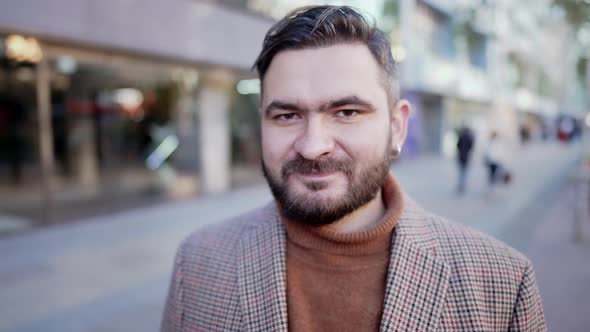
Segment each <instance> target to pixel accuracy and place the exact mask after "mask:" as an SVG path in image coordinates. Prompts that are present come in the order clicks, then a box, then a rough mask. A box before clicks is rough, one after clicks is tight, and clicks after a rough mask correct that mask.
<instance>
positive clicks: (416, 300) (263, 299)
mask: <svg viewBox="0 0 590 332" xmlns="http://www.w3.org/2000/svg"><path fill="white" fill-rule="evenodd" d="M285 239H286V238H285V229H284V227H283V225H282V223H281V222H280V221H279V215H278V213H277V211H276V208H275V207H274V204H270V205H268V206H266V207H264V208H261V209H258V210H255V211H253V212H251V213H248V214H246V215H242V216H240V217H237V218H235V219H233V220H230V221H228V222H225V223H222V224H218V225H214V226H212V227H209V228H205V229H202V230H199V231H197V232H195V233H193V234H192V235H190V236H189V237H188V238H187V239H186V240H184V242H183V243H182V244H181V245H180V248H179V249H178V252H177V254H176V259H175V264H174V270H173V274H172V280H171V284H170V289H169V293H168V298H167V301H166V307H165V309H164V317H163V320H162V326H161V331H163V332H173V331H287V330H288V327H287V326H288V317H287V295H286V294H287V292H286V275H287V274H286V263H285V260H286V258H285V257H286V256H285V241H286V240H285ZM392 241H393V242H392V249H391V257H390V262H389V272H388V276H387V286H386V294H385V299H384V306H383V313H382V318H381V329H380V330H381V331H420V332H423V331H545V330H546V327H545V319H544V314H543V308H542V304H541V298H540V296H539V291H538V289H537V285H536V281H535V276H534V272H533V267H532V266H531V263H530V261H529V260H528V259H527V258H525V257H524V256H523V255H522V254H520V253H518V252H517V251H515V250H514V249H511V248H510V247H508V246H506V245H504V244H502V243H501V242H499V241H497V240H495V239H493V238H491V237H489V236H486V235H483V234H481V233H479V232H477V231H474V230H471V229H469V228H466V227H464V226H461V225H459V224H456V223H453V222H450V221H447V220H444V219H442V218H440V217H438V216H435V215H432V214H430V213H428V212H426V211H424V210H423V209H421V208H420V207H419V206H418V205H416V204H415V203H414V202H412V201H411V200H410V199H409V198H406V199H405V207H404V211H403V213H402V216H401V220H400V222H399V224H398V225H397V226H396V228H395V230H394V233H393V236H392Z"/></svg>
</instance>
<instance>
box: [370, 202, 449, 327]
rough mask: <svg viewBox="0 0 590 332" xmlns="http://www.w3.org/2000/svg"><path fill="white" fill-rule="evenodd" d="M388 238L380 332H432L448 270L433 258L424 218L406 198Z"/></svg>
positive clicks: (433, 240) (432, 241)
mask: <svg viewBox="0 0 590 332" xmlns="http://www.w3.org/2000/svg"><path fill="white" fill-rule="evenodd" d="M404 201H405V204H404V205H405V207H404V212H403V213H402V216H401V219H400V221H399V223H398V225H397V226H396V228H395V231H394V235H393V237H392V241H393V244H392V249H391V256H390V262H389V271H388V275H387V286H386V291H385V304H384V309H383V315H382V318H381V331H435V330H436V329H437V327H438V325H439V321H440V317H441V314H442V311H443V306H444V303H445V300H446V293H447V289H448V285H449V275H450V268H449V267H448V266H447V265H446V264H445V263H444V262H441V261H440V260H438V259H437V258H436V256H435V254H436V247H437V240H436V238H435V236H434V235H433V234H432V233H431V232H432V231H431V230H429V229H428V228H427V226H426V225H425V223H424V219H425V218H427V215H426V213H425V212H424V211H422V210H421V209H420V208H419V207H418V206H417V205H416V203H414V202H412V201H411V199H410V198H409V197H408V196H407V195H406V196H405V197H404Z"/></svg>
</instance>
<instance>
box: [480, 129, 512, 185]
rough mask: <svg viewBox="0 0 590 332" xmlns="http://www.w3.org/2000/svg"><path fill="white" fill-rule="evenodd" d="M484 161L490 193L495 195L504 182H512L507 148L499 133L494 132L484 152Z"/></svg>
mask: <svg viewBox="0 0 590 332" xmlns="http://www.w3.org/2000/svg"><path fill="white" fill-rule="evenodd" d="M484 161H485V165H486V168H487V171H488V172H487V173H488V193H493V192H494V190H495V188H496V186H497V185H498V184H500V183H502V182H510V179H511V175H510V174H509V173H508V164H507V160H506V151H505V147H504V145H503V144H502V142H501V140H500V138H499V137H498V133H497V132H496V131H492V132H491V134H490V139H489V141H488V144H487V147H486V149H485V152H484Z"/></svg>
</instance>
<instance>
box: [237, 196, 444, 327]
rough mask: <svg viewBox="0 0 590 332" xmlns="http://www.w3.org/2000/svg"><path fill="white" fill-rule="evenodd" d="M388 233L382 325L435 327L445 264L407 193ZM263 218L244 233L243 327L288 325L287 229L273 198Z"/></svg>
mask: <svg viewBox="0 0 590 332" xmlns="http://www.w3.org/2000/svg"><path fill="white" fill-rule="evenodd" d="M404 202H405V204H404V212H403V213H402V216H401V218H400V222H399V224H398V225H397V226H396V228H395V230H394V235H393V237H392V241H393V244H392V249H391V256H390V260H389V271H388V274H387V286H386V291H385V301H384V307H383V308H384V309H383V315H382V318H381V331H400V330H413V331H434V330H436V329H437V327H438V324H439V320H440V316H441V314H442V311H443V306H444V303H445V300H446V294H447V288H448V284H449V273H450V269H449V267H448V266H447V265H446V264H445V263H444V262H442V261H440V259H438V258H437V257H436V252H437V247H438V241H437V239H436V236H435V235H434V234H433V233H432V229H431V228H429V227H428V225H427V223H426V222H425V220H426V219H427V218H429V217H428V215H427V213H426V212H424V211H423V210H422V209H421V208H420V207H419V206H418V205H417V204H416V203H414V202H413V201H412V200H411V199H410V198H409V197H407V196H406V197H404ZM263 213H264V214H265V218H264V219H265V220H264V222H262V223H260V224H257V225H256V226H255V227H254V228H252V229H251V230H249V231H247V232H245V233H244V235H243V236H242V240H241V242H240V251H239V257H238V289H239V292H240V302H241V305H242V309H243V313H244V323H245V327H246V329H247V330H248V331H284V332H286V331H287V330H288V329H287V280H286V279H287V273H286V240H285V238H286V233H285V229H284V226H283V224H282V223H281V222H280V220H279V215H278V212H277V211H276V208H275V207H274V204H270V205H269V206H267V207H266V208H265V209H264V211H263Z"/></svg>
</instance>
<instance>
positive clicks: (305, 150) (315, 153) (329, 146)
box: [294, 117, 334, 160]
mask: <svg viewBox="0 0 590 332" xmlns="http://www.w3.org/2000/svg"><path fill="white" fill-rule="evenodd" d="M294 148H295V151H296V152H298V153H299V154H300V155H301V156H302V157H304V158H305V159H308V160H315V159H317V158H319V157H322V156H327V155H329V154H330V153H332V151H334V139H333V138H332V137H331V134H330V132H329V130H328V128H326V126H325V125H323V124H322V121H321V119H320V118H319V117H309V118H308V120H307V123H306V126H305V129H304V131H303V133H302V134H301V135H300V136H299V137H298V138H297V140H296V141H295V144H294Z"/></svg>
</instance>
